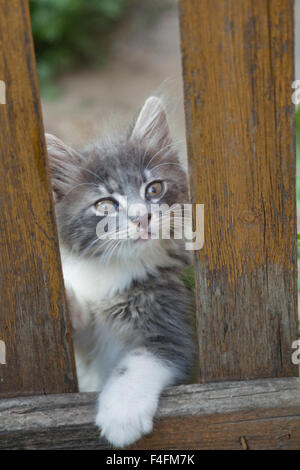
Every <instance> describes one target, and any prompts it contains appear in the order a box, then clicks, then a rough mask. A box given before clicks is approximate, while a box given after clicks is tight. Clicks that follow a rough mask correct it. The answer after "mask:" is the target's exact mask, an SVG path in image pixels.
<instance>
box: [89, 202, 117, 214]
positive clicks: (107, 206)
mask: <svg viewBox="0 0 300 470" xmlns="http://www.w3.org/2000/svg"><path fill="white" fill-rule="evenodd" d="M95 208H96V211H97V212H98V213H99V214H101V215H111V214H114V213H116V212H117V211H118V209H119V204H118V203H117V201H114V200H112V199H101V200H100V201H98V202H96V204H95Z"/></svg>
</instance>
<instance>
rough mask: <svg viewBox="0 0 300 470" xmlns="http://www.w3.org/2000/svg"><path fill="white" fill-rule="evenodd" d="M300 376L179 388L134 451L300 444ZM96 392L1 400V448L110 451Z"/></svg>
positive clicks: (296, 446)
mask: <svg viewBox="0 0 300 470" xmlns="http://www.w3.org/2000/svg"><path fill="white" fill-rule="evenodd" d="M299 390H300V379H298V378H287V379H264V380H255V381H249V382H239V383H237V382H224V383H210V384H201V385H183V386H179V387H173V388H170V389H168V390H166V392H165V393H164V395H163V397H162V398H161V402H160V407H159V411H158V414H157V417H156V420H155V427H154V431H153V433H152V434H150V435H149V436H147V437H145V438H143V439H142V440H141V441H140V442H138V443H137V444H135V445H134V446H132V447H131V449H167V450H171V449H243V448H248V449H299V448H300V393H299ZM96 397H97V394H95V393H81V394H68V395H66V394H64V395H52V396H51V395H48V396H42V397H25V398H14V399H5V400H1V401H0V449H109V448H110V447H109V446H108V444H107V443H105V442H104V441H103V440H100V439H99V432H98V430H97V428H96V427H95V426H94V424H93V422H94V416H95V408H96Z"/></svg>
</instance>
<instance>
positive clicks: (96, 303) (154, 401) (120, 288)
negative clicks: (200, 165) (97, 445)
mask: <svg viewBox="0 0 300 470" xmlns="http://www.w3.org/2000/svg"><path fill="white" fill-rule="evenodd" d="M47 145H48V153H49V161H50V168H51V175H52V183H53V190H54V196H55V202H56V215H57V223H58V229H59V237H60V245H61V255H62V263H63V273H64V279H65V285H66V292H67V298H68V302H69V306H70V312H71V320H72V325H73V329H74V332H73V337H74V347H75V357H76V366H77V372H78V379H79V387H80V390H81V391H100V392H101V393H100V396H99V403H98V411H97V415H96V424H97V425H98V426H99V428H100V430H101V433H102V435H104V436H105V437H106V438H107V439H108V441H109V442H110V443H111V444H113V445H114V446H118V447H123V446H126V445H128V444H131V443H132V442H134V441H136V440H137V439H139V438H140V437H141V436H142V435H143V434H145V433H148V432H150V431H151V429H152V421H153V417H154V414H155V411H156V409H157V405H158V400H159V396H160V394H161V392H162V390H163V389H164V388H165V387H166V386H167V385H170V384H175V383H181V382H183V381H185V380H186V379H187V378H188V377H189V375H190V373H191V370H192V368H193V361H194V354H195V349H194V324H193V301H192V298H191V293H190V291H188V290H187V289H186V288H185V286H184V284H183V282H182V280H181V274H182V270H183V269H184V268H185V267H186V266H187V265H188V264H190V257H189V254H188V252H186V251H185V250H184V243H183V241H182V240H174V239H170V240H161V239H156V240H153V239H149V240H147V241H144V240H143V241H142V240H140V239H137V240H132V239H125V240H109V241H107V240H103V239H101V237H100V238H99V236H97V235H96V227H97V224H98V222H99V221H100V220H102V216H101V214H99V213H97V210H96V209H95V207H96V203H97V201H99V199H101V198H106V197H110V198H113V200H116V201H117V203H118V204H119V211H120V210H121V207H122V205H123V204H125V202H124V201H125V200H126V202H127V203H128V204H137V203H138V204H143V206H144V207H146V210H147V211H150V201H148V200H147V199H146V197H145V187H146V186H147V184H149V182H150V183H151V182H152V181H157V180H159V181H163V182H164V183H163V184H164V188H165V189H164V192H163V194H162V196H161V197H160V198H159V201H156V202H157V204H158V203H159V204H168V205H169V206H171V205H173V204H183V203H186V202H187V189H186V175H185V172H184V170H183V169H182V167H181V164H180V162H179V159H178V155H177V152H176V149H175V146H174V145H173V144H172V140H171V137H170V132H169V127H168V122H167V117H166V113H165V109H164V107H163V105H162V103H161V101H160V100H159V99H158V98H155V97H151V98H149V99H148V100H147V101H146V103H145V104H144V106H143V108H142V110H141V112H140V114H139V116H138V118H137V121H136V123H135V125H134V126H133V128H132V129H131V130H130V132H129V133H128V134H127V135H125V136H121V137H120V136H118V137H117V138H116V139H110V140H106V141H102V142H98V143H96V144H93V145H90V146H89V147H88V148H87V149H85V150H83V151H81V152H77V151H75V150H73V149H71V148H70V147H68V146H66V145H65V144H64V143H63V142H61V141H60V140H59V139H57V138H56V137H53V136H49V135H48V136H47ZM125 198H126V199H125ZM152 203H153V201H152ZM149 213H150V212H149ZM127 222H128V226H129V227H131V229H132V230H133V227H135V228H136V227H137V226H138V227H141V221H140V220H138V224H137V220H136V217H132V216H128V220H127ZM147 224H148V225H147V230H149V232H151V233H153V232H154V231H155V230H157V227H159V226H162V225H163V224H164V220H163V218H157V219H156V220H155V217H152V218H151V219H150V216H148V222H147ZM122 230H123V226H122V223H121V221H119V218H118V224H117V226H116V232H119V233H121V232H122ZM98 235H99V234H98Z"/></svg>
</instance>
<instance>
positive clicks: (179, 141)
mask: <svg viewBox="0 0 300 470" xmlns="http://www.w3.org/2000/svg"><path fill="white" fill-rule="evenodd" d="M182 142H184V140H177V141H176V142H171V143H170V144H168V145H165V146H164V147H163V148H161V149H159V150H158V152H156V154H155V155H153V157H152V158H151V159H150V161H149V162H148V164H147V166H146V168H145V169H146V170H147V169H148V168H149V166H150V164H151V162H152V161H153V160H154V158H155V157H156V156H157V155H159V154H160V153H161V152H163V151H164V150H166V149H167V148H172V147H174V148H176V147H177V145H178V144H180V143H182ZM151 169H152V168H151Z"/></svg>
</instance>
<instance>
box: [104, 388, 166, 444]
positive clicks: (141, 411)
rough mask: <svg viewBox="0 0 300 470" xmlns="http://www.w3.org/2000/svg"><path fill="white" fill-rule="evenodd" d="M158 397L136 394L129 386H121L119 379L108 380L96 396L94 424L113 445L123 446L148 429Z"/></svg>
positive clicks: (151, 425) (150, 428) (138, 437)
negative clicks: (112, 381)
mask: <svg viewBox="0 0 300 470" xmlns="http://www.w3.org/2000/svg"><path fill="white" fill-rule="evenodd" d="M157 404H158V399H157V398H156V397H149V396H147V391H146V392H145V393H144V394H143V395H142V396H138V394H137V393H136V391H134V390H132V389H129V390H128V389H127V390H126V389H124V387H122V384H121V383H111V384H110V385H109V386H107V387H105V389H104V390H103V392H102V393H101V395H100V397H99V409H98V413H97V416H96V424H97V426H99V428H100V430H101V436H104V437H105V438H106V439H107V440H108V441H109V442H110V443H111V444H112V445H113V446H114V447H125V446H128V445H130V444H132V443H133V442H135V441H137V440H138V439H140V437H141V436H143V435H144V434H148V433H150V432H151V431H152V427H153V416H154V414H155V411H156V409H157Z"/></svg>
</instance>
